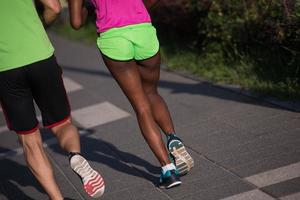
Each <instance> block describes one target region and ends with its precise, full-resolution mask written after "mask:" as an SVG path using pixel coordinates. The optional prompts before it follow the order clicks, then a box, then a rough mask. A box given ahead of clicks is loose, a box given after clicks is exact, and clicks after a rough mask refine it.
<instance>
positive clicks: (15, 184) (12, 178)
mask: <svg viewBox="0 0 300 200" xmlns="http://www.w3.org/2000/svg"><path fill="white" fill-rule="evenodd" d="M0 150H1V151H9V149H3V148H1V147H0ZM19 185H20V186H22V187H27V186H31V187H34V188H35V189H37V190H38V191H39V192H40V193H44V191H43V189H42V188H41V186H40V185H39V183H38V182H37V181H36V180H35V178H34V177H33V175H32V174H31V172H30V170H29V169H28V168H27V167H26V166H24V165H21V164H19V163H16V162H14V161H12V160H9V159H6V158H5V159H1V170H0V197H1V196H4V197H6V198H7V199H8V200H23V199H24V200H34V199H32V198H31V197H29V196H27V195H26V194H25V193H24V192H23V191H22V189H21V188H19Z"/></svg>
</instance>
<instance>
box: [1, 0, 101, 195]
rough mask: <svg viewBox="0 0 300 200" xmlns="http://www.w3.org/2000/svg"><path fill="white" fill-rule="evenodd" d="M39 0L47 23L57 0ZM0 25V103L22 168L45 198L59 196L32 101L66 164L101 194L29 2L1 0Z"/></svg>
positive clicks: (89, 190) (89, 188)
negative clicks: (25, 167) (22, 157)
mask: <svg viewBox="0 0 300 200" xmlns="http://www.w3.org/2000/svg"><path fill="white" fill-rule="evenodd" d="M40 2H41V3H42V4H43V6H44V8H45V9H44V12H43V21H44V22H45V23H46V24H49V23H51V22H53V21H54V20H55V18H56V16H57V14H58V13H59V11H60V4H59V1H58V0H40ZM0 26H1V27H0V103H1V106H2V109H3V112H4V114H5V118H6V122H7V126H8V128H9V129H10V130H12V131H15V132H16V133H17V134H18V137H19V140H20V143H21V145H22V146H23V150H24V155H25V159H26V162H27V165H28V167H29V168H30V170H31V171H32V173H33V175H34V176H35V177H36V178H37V180H38V181H39V182H40V184H41V185H42V187H43V188H44V189H45V191H46V192H47V194H48V195H49V197H50V199H51V200H62V199H63V196H62V194H61V192H60V189H59V187H58V185H57V183H56V181H55V178H54V175H53V170H52V167H51V165H50V162H49V160H48V158H47V155H46V154H45V151H44V149H43V145H42V140H41V136H40V131H39V122H38V120H37V117H36V112H35V108H34V104H33V100H34V101H35V102H36V104H37V105H38V107H39V109H40V111H41V114H42V119H43V125H44V127H45V128H50V129H51V130H52V132H53V133H54V135H55V136H56V137H57V139H58V143H59V145H60V146H61V147H62V149H63V150H65V151H66V152H68V153H69V159H70V166H71V168H72V169H73V170H74V171H75V172H76V173H77V174H78V175H79V176H80V177H81V179H82V183H83V186H84V189H85V191H86V192H87V193H88V194H89V195H90V196H92V197H99V196H101V195H102V194H103V192H104V181H103V179H102V177H101V175H100V174H99V173H98V172H97V171H95V170H94V169H92V168H91V166H90V165H89V164H88V162H87V160H86V159H85V158H84V157H83V156H82V155H81V154H80V141H79V134H78V131H77V129H76V128H75V126H74V125H73V124H72V123H71V115H70V107H69V102H68V99H67V95H66V91H65V89H64V85H63V80H62V76H61V75H62V69H61V68H60V67H59V66H58V64H57V62H56V59H55V57H54V55H53V52H54V49H53V47H52V45H51V43H50V41H49V39H48V37H47V34H46V32H45V30H44V28H43V25H42V23H41V21H40V19H39V16H38V14H37V12H36V9H35V6H34V3H33V1H32V0H1V1H0ZM12 170H14V169H12Z"/></svg>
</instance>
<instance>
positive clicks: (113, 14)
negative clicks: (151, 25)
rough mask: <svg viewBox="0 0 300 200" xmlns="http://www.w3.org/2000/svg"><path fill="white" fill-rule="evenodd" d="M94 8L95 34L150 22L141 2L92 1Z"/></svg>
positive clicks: (117, 0) (119, 0)
mask: <svg viewBox="0 0 300 200" xmlns="http://www.w3.org/2000/svg"><path fill="white" fill-rule="evenodd" d="M92 2H93V4H94V6H95V8H96V11H95V12H96V16H97V19H96V26H97V32H98V33H102V32H104V31H107V30H109V29H111V28H116V27H123V26H127V25H131V24H139V23H145V22H151V18H150V16H149V14H148V11H147V9H146V8H145V6H144V3H143V2H142V1H141V0H92Z"/></svg>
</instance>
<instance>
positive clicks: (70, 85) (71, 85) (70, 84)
mask: <svg viewBox="0 0 300 200" xmlns="http://www.w3.org/2000/svg"><path fill="white" fill-rule="evenodd" d="M63 80H64V85H65V88H66V92H67V93H71V92H75V91H77V90H81V89H83V87H82V85H80V84H79V83H77V82H75V81H73V80H72V79H70V78H68V77H63Z"/></svg>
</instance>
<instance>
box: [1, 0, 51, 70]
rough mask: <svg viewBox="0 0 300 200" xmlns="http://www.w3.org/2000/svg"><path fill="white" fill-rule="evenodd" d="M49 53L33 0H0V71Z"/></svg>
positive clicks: (35, 60)
mask: <svg viewBox="0 0 300 200" xmlns="http://www.w3.org/2000/svg"><path fill="white" fill-rule="evenodd" d="M53 52H54V48H53V46H52V45H51V42H50V41H49V38H48V36H47V34H46V32H45V29H44V27H43V25H42V23H41V21H40V19H39V16H38V14H37V11H36V9H35V6H34V3H33V0H0V72H2V71H6V70H10V69H14V68H18V67H22V66H25V65H28V64H31V63H34V62H38V61H41V60H44V59H47V58H49V57H50V56H52V55H53Z"/></svg>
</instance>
